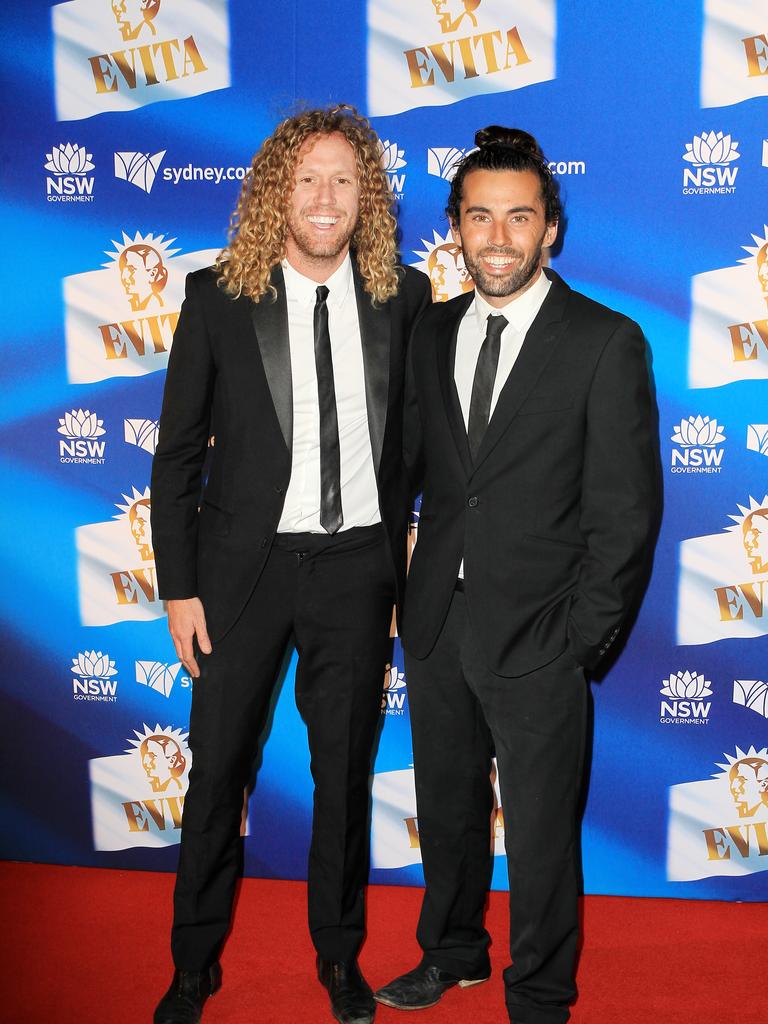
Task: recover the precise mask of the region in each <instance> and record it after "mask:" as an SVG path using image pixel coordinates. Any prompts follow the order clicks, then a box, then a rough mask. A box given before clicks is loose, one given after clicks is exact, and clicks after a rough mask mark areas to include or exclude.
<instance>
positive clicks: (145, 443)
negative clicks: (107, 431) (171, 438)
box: [123, 420, 160, 455]
mask: <svg viewBox="0 0 768 1024" xmlns="http://www.w3.org/2000/svg"><path fill="white" fill-rule="evenodd" d="M123 428H124V430H125V435H124V436H125V443H126V444H135V445H136V447H137V448H143V449H144V451H145V452H149V454H150V455H154V454H155V449H156V448H157V439H158V437H159V436H160V424H159V423H158V421H157V420H123Z"/></svg>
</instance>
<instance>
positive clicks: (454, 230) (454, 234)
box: [450, 220, 461, 245]
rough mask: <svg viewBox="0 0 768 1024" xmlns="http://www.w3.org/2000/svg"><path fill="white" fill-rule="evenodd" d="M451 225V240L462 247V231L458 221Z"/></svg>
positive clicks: (452, 222) (451, 222)
mask: <svg viewBox="0 0 768 1024" xmlns="http://www.w3.org/2000/svg"><path fill="white" fill-rule="evenodd" d="M450 225H451V238H452V239H453V240H454V242H455V243H456V245H461V231H459V225H458V223H457V222H456V221H453V220H452V221H450Z"/></svg>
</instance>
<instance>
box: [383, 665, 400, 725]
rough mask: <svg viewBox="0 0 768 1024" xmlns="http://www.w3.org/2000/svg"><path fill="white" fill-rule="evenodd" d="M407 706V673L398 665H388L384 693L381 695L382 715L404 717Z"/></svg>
mask: <svg viewBox="0 0 768 1024" xmlns="http://www.w3.org/2000/svg"><path fill="white" fill-rule="evenodd" d="M405 708H406V690H405V673H404V672H403V671H402V670H401V669H399V668H398V667H397V665H387V671H386V673H385V674H384V693H383V694H382V697H381V713H382V715H395V716H396V717H402V716H403V715H404V714H405Z"/></svg>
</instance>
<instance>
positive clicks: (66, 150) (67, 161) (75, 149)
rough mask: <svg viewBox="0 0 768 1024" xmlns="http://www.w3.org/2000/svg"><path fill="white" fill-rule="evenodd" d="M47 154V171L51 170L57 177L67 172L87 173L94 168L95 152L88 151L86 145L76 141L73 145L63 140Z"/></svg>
mask: <svg viewBox="0 0 768 1024" xmlns="http://www.w3.org/2000/svg"><path fill="white" fill-rule="evenodd" d="M45 156H46V159H47V161H48V162H47V163H46V165H45V169H46V171H51V172H52V173H53V174H55V175H56V176H57V177H62V176H63V175H65V174H76V175H82V174H87V173H88V172H89V171H92V170H93V169H94V165H93V164H92V163H91V158H92V156H93V154H92V153H86V151H85V147H84V146H78V145H77V144H76V143H75V144H74V145H73V144H72V143H71V142H62V143H61V145H60V146H54V147H53V149H52V150H51V152H50V153H46V154H45Z"/></svg>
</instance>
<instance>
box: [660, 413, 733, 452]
mask: <svg viewBox="0 0 768 1024" xmlns="http://www.w3.org/2000/svg"><path fill="white" fill-rule="evenodd" d="M671 440H672V441H674V442H675V444H679V445H682V447H683V448H714V447H715V445H718V444H722V443H723V441H725V434H724V433H723V428H722V427H721V426H719V425H718V422H717V420H711V419H710V418H709V416H703V417H702V416H689V417H688V418H687V419H684V420H681V421H680V422H679V423H678V425H677V426H676V427H675V432H674V434H672V437H671Z"/></svg>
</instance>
